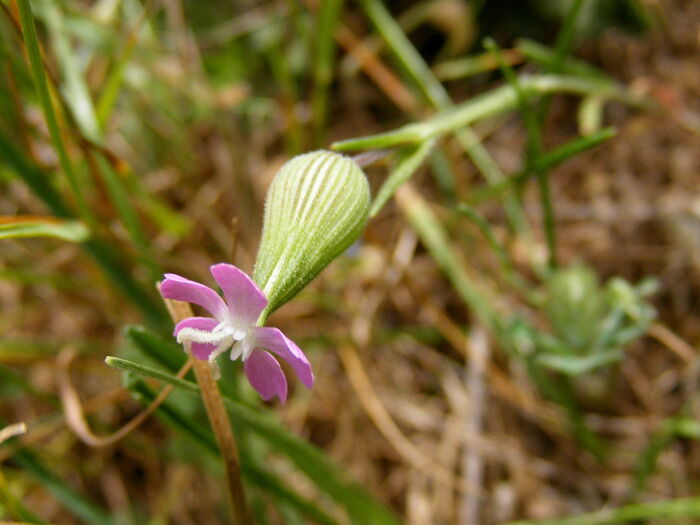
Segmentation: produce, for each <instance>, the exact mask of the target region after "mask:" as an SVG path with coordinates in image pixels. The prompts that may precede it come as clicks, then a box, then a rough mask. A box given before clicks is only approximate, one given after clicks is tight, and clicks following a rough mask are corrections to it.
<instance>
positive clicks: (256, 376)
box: [160, 263, 314, 402]
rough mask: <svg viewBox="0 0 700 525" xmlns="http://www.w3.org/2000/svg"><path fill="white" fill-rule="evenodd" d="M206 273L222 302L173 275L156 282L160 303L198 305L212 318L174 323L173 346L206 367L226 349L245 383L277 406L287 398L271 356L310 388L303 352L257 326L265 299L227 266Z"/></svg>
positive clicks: (308, 367)
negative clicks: (242, 371) (239, 366)
mask: <svg viewBox="0 0 700 525" xmlns="http://www.w3.org/2000/svg"><path fill="white" fill-rule="evenodd" d="M210 270H211V274H212V275H213V276H214V279H215V280H216V282H217V284H218V285H219V286H220V287H221V290H222V291H223V292H224V297H225V298H226V302H224V300H223V299H222V298H221V297H220V296H219V294H217V293H216V292H215V291H214V290H212V289H211V288H209V287H208V286H205V285H203V284H200V283H198V282H195V281H190V280H189V279H185V278H184V277H180V276H179V275H175V274H172V273H166V274H165V279H164V280H163V282H161V283H160V293H161V295H162V296H163V297H165V298H166V299H174V300H176V301H186V302H188V303H194V304H198V305H199V306H201V307H203V308H205V309H206V310H207V311H208V312H209V313H210V314H211V315H212V317H190V318H189V319H185V320H184V321H180V322H179V323H177V326H175V334H174V335H175V336H176V337H177V341H178V342H179V343H183V344H184V345H185V347H186V348H188V349H190V351H191V352H192V354H193V355H194V356H195V357H196V358H198V359H208V360H209V362H210V363H211V364H212V365H214V364H215V362H214V360H215V359H216V358H217V357H218V356H219V355H221V354H222V353H224V352H226V351H227V350H229V349H230V350H231V360H234V359H238V358H239V357H240V358H241V360H242V361H243V362H244V369H245V374H246V376H247V377H248V381H250V384H251V385H253V388H255V390H257V391H258V392H259V393H260V395H261V396H262V398H263V399H265V400H266V401H267V400H269V399H272V398H273V397H274V396H277V397H279V398H280V400H281V401H282V402H284V401H285V400H286V399H287V379H286V378H285V376H284V372H282V368H281V367H280V364H279V363H278V362H277V359H275V357H273V355H272V354H275V355H276V356H277V357H281V358H282V359H284V360H285V361H287V363H289V364H290V365H291V367H292V368H293V369H294V371H295V372H296V374H297V376H299V379H300V380H301V382H302V383H303V384H304V386H306V387H307V388H311V386H312V385H313V383H314V374H313V372H312V371H311V365H310V364H309V360H308V359H307V358H306V356H305V355H304V352H302V351H301V349H300V348H299V347H298V346H297V345H296V344H294V342H293V341H292V340H291V339H289V338H288V337H287V336H285V335H284V334H283V333H282V331H281V330H279V329H277V328H271V327H263V326H257V321H258V318H259V317H260V314H261V313H262V311H263V310H264V309H265V307H266V306H267V298H266V297H265V294H264V293H263V292H262V291H260V289H259V288H258V287H257V285H256V284H255V283H254V282H253V281H252V279H251V278H250V277H248V275H247V274H246V273H245V272H243V271H242V270H240V269H238V268H237V267H235V266H233V265H232V264H224V263H221V264H215V265H214V266H212V267H211V268H210ZM270 352H272V354H271V353H270Z"/></svg>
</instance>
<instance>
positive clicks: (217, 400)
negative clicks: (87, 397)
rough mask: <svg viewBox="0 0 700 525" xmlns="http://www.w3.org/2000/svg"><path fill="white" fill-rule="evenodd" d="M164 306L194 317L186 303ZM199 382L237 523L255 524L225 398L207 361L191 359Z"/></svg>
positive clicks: (178, 316) (174, 316) (178, 317)
mask: <svg viewBox="0 0 700 525" xmlns="http://www.w3.org/2000/svg"><path fill="white" fill-rule="evenodd" d="M164 301H165V306H166V307H167V308H168V311H169V312H170V316H171V317H172V319H173V321H174V322H176V323H177V322H179V321H182V320H183V319H187V318H188V317H193V315H194V314H193V313H192V309H191V308H190V305H189V304H187V303H183V302H180V301H172V300H169V299H164ZM191 359H192V361H193V368H194V373H195V376H196V377H197V383H199V387H200V388H201V391H202V400H203V401H204V406H205V407H206V409H207V415H208V416H209V422H210V423H211V427H212V430H213V431H214V435H215V436H216V441H217V443H218V444H219V449H220V450H221V456H222V457H223V460H224V466H225V470H226V481H227V482H228V488H229V496H230V501H231V510H232V513H233V521H232V523H233V524H234V525H249V524H250V523H252V521H251V517H250V512H249V511H248V505H247V503H246V498H245V489H244V487H243V479H242V478H241V463H240V461H239V460H238V449H237V448H236V439H235V438H234V436H233V431H232V430H231V423H230V421H229V419H228V414H227V413H226V409H225V408H224V402H223V398H222V397H221V392H220V391H219V387H218V385H217V384H216V381H215V380H214V376H213V374H212V371H211V368H210V367H209V364H208V363H207V362H206V361H200V360H199V359H195V358H191Z"/></svg>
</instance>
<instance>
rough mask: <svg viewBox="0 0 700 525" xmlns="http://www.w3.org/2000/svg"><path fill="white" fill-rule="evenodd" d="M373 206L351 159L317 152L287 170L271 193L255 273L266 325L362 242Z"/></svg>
mask: <svg viewBox="0 0 700 525" xmlns="http://www.w3.org/2000/svg"><path fill="white" fill-rule="evenodd" d="M369 201H370V193H369V185H368V183H367V178H366V177H365V174H364V173H363V172H362V170H361V169H360V167H359V166H358V165H357V164H356V163H355V162H354V161H353V160H352V159H350V158H348V157H345V156H343V155H340V154H338V153H333V152H330V151H314V152H311V153H306V154H304V155H299V156H297V157H294V158H293V159H291V160H290V161H289V162H287V163H286V164H285V165H284V166H282V168H281V169H280V171H279V172H278V173H277V175H275V178H274V180H273V181H272V184H271V185H270V189H269V190H268V193H267V200H266V202H265V217H264V221H263V232H262V240H261V241H260V249H259V250H258V256H257V258H256V261H255V270H254V272H253V280H254V281H255V282H256V283H257V285H258V286H259V287H260V288H261V289H262V291H263V292H264V293H265V295H266V296H267V299H268V306H267V308H266V309H265V311H264V312H263V314H262V317H261V322H264V320H265V319H266V318H267V316H268V315H269V314H270V313H272V312H273V311H274V310H276V309H277V308H279V307H280V306H282V305H283V304H284V303H286V302H287V301H289V300H290V299H291V298H292V297H294V296H295V295H296V294H297V293H298V292H299V291H300V290H301V289H302V288H304V287H305V286H306V285H307V284H308V283H309V282H310V281H311V280H312V279H313V278H314V277H316V276H317V275H318V274H319V273H320V272H321V270H323V269H324V268H325V267H326V266H328V264H329V263H330V262H331V261H332V260H333V259H335V258H336V257H337V256H338V255H340V254H341V253H342V252H343V251H345V249H346V248H348V246H350V245H351V244H352V243H353V242H354V241H355V240H356V239H357V238H358V237H359V236H360V234H361V233H362V230H363V229H364V227H365V224H366V222H367V215H368V213H369Z"/></svg>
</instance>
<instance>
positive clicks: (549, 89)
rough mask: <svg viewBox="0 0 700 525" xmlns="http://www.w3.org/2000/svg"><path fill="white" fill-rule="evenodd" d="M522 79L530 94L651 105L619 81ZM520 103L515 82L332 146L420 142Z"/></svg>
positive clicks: (377, 146) (549, 77)
mask: <svg viewBox="0 0 700 525" xmlns="http://www.w3.org/2000/svg"><path fill="white" fill-rule="evenodd" d="M519 83H520V87H521V89H522V90H523V92H524V93H525V94H526V95H543V94H547V93H567V94H572V95H583V96H586V95H599V96H600V97H603V98H604V99H606V100H619V101H621V102H624V103H626V104H630V105H632V106H635V107H645V105H647V103H646V102H645V101H644V100H642V99H639V98H636V97H633V96H632V95H630V94H629V93H628V92H627V91H626V90H625V89H624V88H622V87H621V86H619V85H618V84H616V83H614V82H609V81H606V80H601V79H591V78H580V77H572V76H565V75H532V76H521V77H520V78H519ZM517 106H518V97H517V95H516V93H515V90H514V89H513V86H511V85H504V86H501V87H498V88H496V89H492V90H491V91H488V92H486V93H482V94H481V95H477V96H476V97H473V98H470V99H469V100H466V101H465V102H462V103H461V104H458V105H456V106H454V107H453V108H451V109H449V110H445V111H442V112H441V113H438V114H437V115H435V116H433V117H431V118H429V119H427V120H424V121H421V122H419V123H412V124H407V125H405V126H403V127H401V128H398V129H396V130H393V131H388V132H385V133H381V134H378V135H370V136H367V137H360V138H355V139H348V140H343V141H340V142H335V143H333V145H332V148H333V149H335V150H337V151H354V150H360V149H382V148H388V147H396V146H400V145H407V144H416V143H419V142H424V141H425V140H427V139H429V138H432V137H437V136H440V135H443V134H445V133H450V132H454V131H456V130H458V129H460V128H463V127H464V126H468V125H470V124H472V123H474V122H477V121H479V120H483V119H485V118H489V117H493V116H496V115H501V114H503V113H508V112H510V111H513V110H514V109H516V108H517Z"/></svg>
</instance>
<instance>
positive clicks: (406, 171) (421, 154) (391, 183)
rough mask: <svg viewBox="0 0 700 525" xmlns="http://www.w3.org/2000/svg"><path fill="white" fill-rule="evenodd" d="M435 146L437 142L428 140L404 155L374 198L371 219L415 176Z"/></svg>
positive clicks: (370, 213)
mask: <svg viewBox="0 0 700 525" xmlns="http://www.w3.org/2000/svg"><path fill="white" fill-rule="evenodd" d="M434 146H435V140H428V141H426V142H424V143H423V144H421V145H419V146H418V147H416V148H413V149H412V150H411V151H408V152H406V153H404V154H403V155H402V157H401V160H400V161H399V163H398V164H397V165H396V167H395V168H394V170H393V171H392V172H391V173H390V174H389V176H388V177H387V179H386V180H385V181H384V184H382V187H381V188H379V191H378V192H377V196H376V197H375V198H374V202H372V207H371V208H370V210H369V215H370V217H374V216H375V215H376V214H377V213H379V210H381V209H382V208H383V207H384V205H385V204H386V203H387V201H388V200H389V199H390V198H391V197H392V195H394V192H395V191H396V190H397V188H398V187H399V186H401V185H402V184H403V183H404V182H406V181H407V180H409V179H410V178H411V177H412V176H413V174H414V173H415V172H416V170H418V168H419V167H420V166H421V164H423V161H424V160H425V159H426V157H427V156H428V155H429V154H430V152H431V151H432V149H433V147H434Z"/></svg>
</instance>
